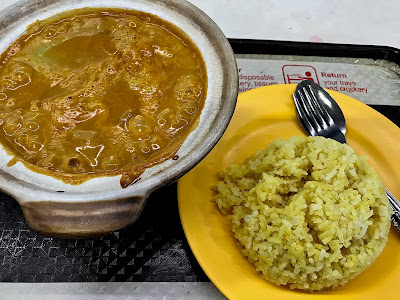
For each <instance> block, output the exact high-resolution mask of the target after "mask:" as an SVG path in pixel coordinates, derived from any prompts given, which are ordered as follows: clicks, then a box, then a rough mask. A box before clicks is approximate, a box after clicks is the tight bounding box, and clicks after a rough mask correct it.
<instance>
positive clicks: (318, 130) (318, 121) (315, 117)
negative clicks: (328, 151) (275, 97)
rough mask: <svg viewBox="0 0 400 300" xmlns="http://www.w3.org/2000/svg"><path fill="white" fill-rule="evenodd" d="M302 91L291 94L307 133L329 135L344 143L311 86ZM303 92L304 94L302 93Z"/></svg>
mask: <svg viewBox="0 0 400 300" xmlns="http://www.w3.org/2000/svg"><path fill="white" fill-rule="evenodd" d="M302 92H303V93H298V96H297V95H296V93H294V94H293V99H294V103H295V105H296V112H297V114H298V117H299V120H300V121H301V125H302V126H303V128H304V129H305V130H306V132H307V133H308V134H309V135H312V136H317V135H320V136H325V137H330V138H332V139H334V140H336V141H338V142H340V143H346V138H345V137H344V134H343V133H342V132H341V131H340V129H339V127H337V126H336V125H335V123H334V121H333V119H332V117H331V116H330V115H329V114H328V112H327V111H326V109H325V108H324V107H323V106H322V105H321V104H320V103H319V101H317V100H316V99H317V98H316V96H315V94H314V92H313V90H312V89H311V88H309V87H308V89H307V88H306V87H303V89H302ZM303 94H304V95H303Z"/></svg>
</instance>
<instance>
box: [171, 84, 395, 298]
mask: <svg viewBox="0 0 400 300" xmlns="http://www.w3.org/2000/svg"><path fill="white" fill-rule="evenodd" d="M294 90H295V85H276V86H269V87H263V88H258V89H255V90H251V91H248V92H246V93H243V94H241V95H240V96H239V99H238V104H237V108H236V111H235V113H234V115H233V119H232V121H231V123H230V125H229V127H228V129H227V131H226V133H225V134H224V136H223V137H222V139H221V140H220V142H219V143H218V144H217V145H216V147H215V148H214V149H213V150H212V151H211V153H210V154H209V155H208V156H207V157H206V158H205V159H204V160H203V161H202V162H201V163H200V164H199V165H198V166H196V167H195V168H194V169H193V170H192V171H191V172H190V173H188V174H187V175H185V176H184V177H182V178H181V179H180V180H179V183H178V202H179V212H180V216H181V221H182V225H183V229H184V231H185V234H186V237H187V239H188V242H189V245H190V247H191V249H192V251H193V253H194V255H195V256H196V258H197V261H198V262H199V264H200V265H201V267H202V268H203V270H204V271H205V272H206V274H207V275H208V277H209V278H210V280H211V281H212V282H213V283H214V284H215V285H216V286H217V287H218V288H219V289H220V290H221V291H222V292H223V293H224V294H225V296H227V297H228V298H230V299H273V300H275V299H327V298H328V297H329V299H341V300H345V299H362V300H366V299H374V300H375V299H380V298H382V297H383V299H389V297H391V298H392V299H398V298H399V294H400V288H399V287H400V233H399V232H396V229H395V228H394V227H393V226H392V228H391V231H390V235H389V241H388V243H387V245H386V247H385V249H384V251H383V252H382V254H381V255H380V256H379V257H378V258H377V259H376V260H375V262H374V263H373V264H372V265H371V266H370V267H369V268H368V269H367V270H366V271H365V272H364V273H362V274H361V275H360V276H358V277H357V278H355V279H353V280H351V281H350V282H349V283H347V284H346V285H345V286H341V287H338V288H336V289H333V290H328V291H322V292H315V293H314V294H309V293H305V292H301V291H298V290H290V289H289V288H285V287H278V286H276V285H274V284H272V283H269V282H267V281H265V280H264V279H262V278H261V276H260V275H259V274H258V273H257V272H256V270H255V267H253V265H252V264H250V263H249V262H248V261H247V259H246V258H243V257H242V255H241V253H240V251H239V250H238V248H237V247H236V245H235V242H234V237H233V234H232V231H231V218H230V217H229V216H228V217H223V216H221V215H220V213H219V212H218V210H217V208H216V205H215V204H214V203H212V202H211V199H212V196H213V193H212V191H211V189H210V188H211V186H212V185H214V184H215V183H216V181H217V178H216V173H217V172H218V171H219V170H222V169H224V168H226V167H227V166H228V165H229V164H231V163H241V162H242V161H243V159H244V158H246V157H247V156H249V155H250V154H252V153H253V152H255V151H256V150H258V149H261V148H264V147H265V146H266V145H267V144H268V143H270V142H272V141H273V140H275V139H277V138H279V137H280V138H282V139H288V138H290V137H291V136H293V135H304V132H303V130H302V128H301V127H300V125H299V122H298V121H297V118H296V112H295V108H294V104H293V100H292V94H293V92H294ZM329 93H330V94H331V95H332V96H333V97H334V98H335V99H336V100H337V102H338V103H339V105H340V107H341V108H342V110H343V113H344V115H345V117H346V122H347V128H348V129H347V133H346V139H347V142H348V144H349V145H350V146H351V147H353V148H354V150H355V152H356V153H357V154H362V155H367V156H368V157H369V159H368V161H369V163H370V164H371V165H372V166H373V167H374V168H375V170H376V171H377V172H378V174H379V175H380V177H381V179H382V181H383V183H384V184H385V186H386V187H387V188H388V189H389V190H390V191H391V192H392V193H393V194H394V195H395V196H396V197H398V198H400V184H399V183H400V159H399V154H400V140H399V139H400V129H399V128H398V127H397V126H396V125H395V124H393V123H392V122H391V121H389V120H388V119H387V118H385V117H384V116H382V115H381V114H379V113H378V112H376V111H375V110H373V109H372V108H370V107H368V106H367V105H365V104H363V103H361V102H359V101H357V100H354V99H352V98H350V97H348V96H345V95H342V94H340V93H337V92H331V91H330V92H329Z"/></svg>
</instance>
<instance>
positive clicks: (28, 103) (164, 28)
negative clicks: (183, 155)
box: [0, 9, 207, 187]
mask: <svg viewBox="0 0 400 300" xmlns="http://www.w3.org/2000/svg"><path fill="white" fill-rule="evenodd" d="M206 89H207V77H206V69H205V64H204V61H203V59H202V56H201V54H200V52H199V50H198V49H197V47H196V46H195V45H194V43H193V42H192V41H191V40H190V38H189V37H188V36H187V35H186V34H184V33H183V32H182V31H181V30H179V29H178V28H176V27H175V26H173V25H172V24H170V23H167V22H165V21H163V20H161V19H159V18H157V17H155V16H153V15H150V14H146V13H141V12H135V11H120V10H115V9H85V10H75V11H73V12H69V13H68V14H63V15H59V16H58V17H54V18H52V19H48V20H45V21H39V22H36V23H34V24H32V25H31V26H30V27H29V28H28V29H27V33H26V34H25V35H23V36H22V37H20V38H19V39H18V40H16V41H15V42H14V43H13V44H12V45H11V46H10V47H9V48H8V49H7V51H6V52H4V53H3V54H2V55H1V56H0V142H1V144H2V146H3V147H4V148H5V149H6V150H7V151H8V152H9V153H10V154H12V155H14V158H13V160H12V161H10V163H9V165H10V164H12V163H15V162H16V161H21V162H22V163H24V164H25V166H27V167H28V168H30V169H32V170H34V171H36V172H39V173H43V174H46V175H50V176H53V177H55V178H58V179H61V180H63V181H64V182H66V183H70V184H79V183H82V182H84V181H86V180H88V179H90V178H93V177H100V176H113V175H119V174H121V175H122V177H121V185H122V186H123V187H125V186H127V185H129V184H130V183H131V182H132V181H133V180H134V179H136V178H137V177H138V176H139V175H140V174H141V173H142V172H143V171H144V170H145V169H146V168H148V167H150V166H153V165H155V164H157V163H160V162H162V161H165V160H166V159H169V158H171V157H172V156H173V155H174V153H175V152H176V151H177V150H178V149H179V147H180V146H181V145H182V143H183V142H184V140H185V138H186V137H187V135H188V134H189V133H190V131H192V130H193V129H194V128H195V127H196V126H197V123H198V120H199V116H200V112H201V109H202V108H203V105H204V101H205V96H206Z"/></svg>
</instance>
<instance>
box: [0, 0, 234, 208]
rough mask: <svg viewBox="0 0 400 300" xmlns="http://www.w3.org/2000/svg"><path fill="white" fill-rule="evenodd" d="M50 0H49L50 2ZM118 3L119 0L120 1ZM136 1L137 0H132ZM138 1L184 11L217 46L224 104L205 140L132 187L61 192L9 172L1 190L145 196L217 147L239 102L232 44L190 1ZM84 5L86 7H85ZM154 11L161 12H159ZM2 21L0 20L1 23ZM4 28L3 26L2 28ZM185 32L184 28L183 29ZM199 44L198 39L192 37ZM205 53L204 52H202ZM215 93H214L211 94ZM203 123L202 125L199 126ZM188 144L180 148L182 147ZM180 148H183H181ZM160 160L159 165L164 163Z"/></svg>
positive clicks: (65, 196)
mask: <svg viewBox="0 0 400 300" xmlns="http://www.w3.org/2000/svg"><path fill="white" fill-rule="evenodd" d="M33 2H35V3H36V2H43V1H30V0H21V1H19V2H17V3H16V4H14V5H13V6H11V7H9V8H7V9H6V10H4V11H3V12H2V13H0V20H2V19H3V17H4V16H6V15H7V14H8V12H11V11H13V10H15V9H16V8H17V7H19V6H24V5H28V4H31V3H33ZM47 2H49V1H47ZM52 2H53V3H54V4H57V3H61V2H63V1H62V0H55V1H52ZM117 2H118V1H117ZM132 2H135V1H132ZM136 2H141V3H151V4H152V5H154V3H155V2H157V4H160V5H161V6H165V7H168V9H172V10H174V11H175V12H177V13H179V14H184V15H185V17H187V18H189V19H190V20H191V21H193V22H194V23H195V25H196V26H197V27H198V30H203V31H204V34H206V36H207V38H208V39H209V40H210V42H212V45H213V46H214V47H215V51H216V52H217V53H218V54H221V53H222V54H223V55H219V59H220V63H221V66H222V67H223V69H224V70H223V74H224V76H223V78H222V79H223V81H222V82H223V85H222V91H221V97H223V98H224V99H222V102H221V107H220V108H219V111H218V112H217V113H216V115H215V117H214V120H213V122H212V124H211V126H210V128H209V131H208V134H206V136H205V139H203V141H202V142H201V143H198V144H197V146H196V147H195V148H193V149H192V150H191V151H190V153H188V154H187V155H185V156H183V157H181V158H180V159H179V160H178V161H176V162H175V163H174V164H173V165H170V166H168V167H167V168H166V169H164V170H161V171H159V172H158V173H156V174H155V175H154V176H152V177H148V178H145V179H144V180H142V181H139V182H138V183H136V184H134V185H132V186H129V187H127V188H125V189H122V188H121V189H112V190H105V191H89V192H68V193H58V192H56V191H51V190H46V189H38V187H37V186H36V185H34V184H31V183H28V182H24V181H23V180H20V179H18V178H15V177H14V176H12V175H10V174H7V173H6V172H4V171H3V172H1V173H2V174H1V175H3V176H2V177H3V180H4V182H3V184H2V185H1V189H2V190H3V191H4V192H6V193H9V194H11V195H12V196H13V197H14V198H16V199H17V200H19V201H20V202H21V201H22V202H23V201H28V200H30V201H35V200H40V201H43V200H51V201H59V202H74V201H85V202H87V201H101V200H113V199H119V198H121V199H122V198H128V197H130V196H143V197H147V196H148V195H149V194H150V193H151V192H152V191H153V190H154V189H156V188H159V187H160V186H162V185H165V184H168V183H170V182H173V181H175V180H177V179H178V178H179V177H181V176H182V175H184V174H185V173H186V172H188V171H189V170H190V169H192V168H193V167H194V166H195V165H196V164H198V163H199V162H200V161H201V160H202V159H203V158H204V157H205V156H206V155H207V154H208V153H209V152H210V151H211V150H212V148H213V147H214V146H215V144H216V143H217V142H218V141H219V139H220V138H221V137H222V135H223V133H224V132H225V129H226V128H227V126H228V124H229V121H230V119H231V117H232V115H233V111H234V109H235V105H236V98H237V92H238V73H237V67H236V60H235V56H234V54H233V51H232V49H231V47H230V45H229V42H228V41H227V39H226V38H225V36H224V35H223V33H222V31H221V30H220V29H219V27H218V26H217V25H216V24H215V23H214V21H212V20H211V19H210V18H209V17H208V16H207V15H206V14H204V13H203V12H202V11H201V10H199V9H198V8H197V7H195V6H194V5H192V4H191V3H189V2H187V1H184V0H175V1H174V0H163V1H154V0H147V1H146V0H138V1H136ZM89 3H90V1H89ZM82 7H83V6H82ZM98 7H116V6H113V5H99V6H98ZM154 14H156V15H158V14H157V12H155V13H154ZM1 25H2V24H1V23H0V26H1ZM0 30H1V28H0ZM182 30H184V31H185V28H182ZM193 41H194V42H195V43H196V44H197V41H196V40H193ZM202 54H203V55H205V53H204V52H202ZM210 67H212V66H210V65H207V73H209V70H208V68H210ZM211 96H212V95H211ZM211 96H210V95H207V100H206V101H212V100H213V98H212V97H211ZM200 125H201V124H199V127H200ZM199 127H198V128H196V129H195V130H194V131H193V132H196V131H201V128H199ZM184 147H185V144H184V145H183V146H182V147H181V149H183V148H184ZM181 149H180V150H181ZM164 164H165V162H164V163H161V164H160V165H164Z"/></svg>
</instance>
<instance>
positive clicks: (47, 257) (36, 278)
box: [0, 39, 400, 282]
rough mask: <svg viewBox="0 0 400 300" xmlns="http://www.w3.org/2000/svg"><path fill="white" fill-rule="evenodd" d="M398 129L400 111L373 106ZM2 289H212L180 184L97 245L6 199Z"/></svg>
mask: <svg viewBox="0 0 400 300" xmlns="http://www.w3.org/2000/svg"><path fill="white" fill-rule="evenodd" d="M230 42H231V45H232V48H233V50H234V52H235V53H237V54H277V55H302V56H326V57H354V58H371V59H376V60H378V59H379V60H387V61H390V62H393V63H396V64H397V65H400V51H399V50H398V49H395V48H390V47H380V46H363V45H338V44H315V43H298V42H283V41H260V40H238V39H231V40H230ZM371 106H372V107H373V108H374V109H376V110H378V111H379V112H381V113H382V114H384V115H385V116H386V117H388V118H389V119H391V120H392V121H393V122H394V123H396V124H397V125H400V110H399V109H400V108H399V107H398V106H380V105H371ZM0 228H1V232H0V281H2V282H98V281H101V282H104V281H118V282H125V281H127V282H129V281H136V282H143V281H150V282H151V281H153V282H156V281H157V282H159V281H163V282H177V281H180V282H182V281H183V282H184V281H208V278H207V276H206V275H205V274H204V272H203V271H202V270H201V268H200V266H199V265H198V263H197V262H196V260H195V258H194V256H193V254H192V252H191V251H190V248H189V246H188V244H187V242H186V238H185V236H184V233H183V230H182V226H181V223H180V219H179V212H178V205H177V194H176V183H174V184H171V185H169V186H167V187H163V188H161V189H159V190H158V191H156V192H154V193H153V194H152V195H151V196H150V198H149V199H148V202H147V205H146V207H145V209H144V211H143V213H142V215H141V216H140V217H139V219H138V220H137V222H136V223H135V224H133V225H132V226H130V227H128V228H125V229H121V230H118V231H116V232H113V233H112V234H110V235H108V236H105V237H100V238H91V239H56V238H46V237H42V236H40V235H38V234H36V233H34V232H32V231H31V230H30V229H29V227H28V226H27V224H26V222H25V220H24V218H23V215H22V211H21V209H20V207H19V205H18V204H17V203H16V202H15V201H14V200H13V199H12V198H10V197H9V196H7V195H5V194H3V193H0Z"/></svg>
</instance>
